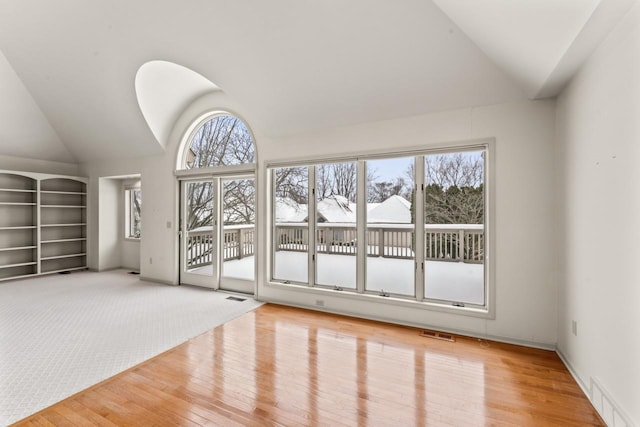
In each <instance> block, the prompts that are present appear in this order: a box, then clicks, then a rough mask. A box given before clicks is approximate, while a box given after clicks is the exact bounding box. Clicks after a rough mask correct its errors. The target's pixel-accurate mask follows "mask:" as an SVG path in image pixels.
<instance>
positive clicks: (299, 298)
mask: <svg viewBox="0 0 640 427" xmlns="http://www.w3.org/2000/svg"><path fill="white" fill-rule="evenodd" d="M554 114H555V105H554V102H553V101H541V102H522V103H516V104H502V105H495V106H486V107H476V108H468V109H461V110H455V111H449V112H443V113H437V114H429V115H423V116H417V117H410V118H404V119H397V120H389V121H383V122H376V123H367V124H363V125H358V126H350V127H345V128H340V129H332V130H328V131H323V132H317V133H315V134H312V135H297V136H294V137H290V138H288V139H282V140H279V141H274V142H272V143H271V144H269V146H267V147H264V146H261V147H260V149H261V154H262V160H263V161H265V162H268V161H271V160H285V154H286V157H287V158H305V157H315V156H324V155H336V154H340V153H350V152H359V151H367V150H382V149H384V150H390V151H394V150H401V149H403V148H404V149H407V148H412V147H418V148H428V147H429V146H431V145H434V144H439V143H443V142H445V143H446V142H447V141H462V140H472V139H478V138H485V137H495V138H496V144H495V147H496V152H495V159H494V160H495V183H496V189H495V190H496V191H495V210H494V214H495V218H496V230H495V235H496V242H495V246H496V257H495V267H496V272H495V283H496V303H495V304H496V318H495V320H486V319H480V318H472V317H467V316H460V315H457V314H448V313H442V312H436V311H430V310H425V309H422V308H407V307H400V306H393V305H389V304H384V303H383V304H380V303H374V302H361V301H354V300H351V299H345V298H341V297H339V296H338V297H329V296H324V297H323V298H322V299H324V300H325V308H328V309H330V310H336V311H341V312H347V313H353V314H357V315H361V316H372V315H373V316H375V317H377V318H382V319H387V320H392V321H400V322H404V323H410V324H418V325H427V326H432V327H435V328H441V329H449V330H458V331H465V332H467V333H471V334H475V335H487V336H492V337H499V338H502V339H507V340H513V341H523V342H526V343H535V344H538V345H542V346H549V347H554V346H555V342H556V313H557V311H556V310H557V305H556V293H557V287H556V280H557V274H556V270H557V268H556V264H555V256H556V246H557V245H556V241H555V235H554V233H553V225H554V221H553V217H552V209H553V196H552V195H553V191H554V186H553V179H554V177H553V174H552V172H551V165H552V162H553V157H552V153H553V138H554V135H553V129H554ZM261 185H262V187H261V188H262V189H263V191H264V185H265V183H264V180H262V181H261ZM259 221H260V222H259V226H261V227H262V229H263V231H264V229H265V223H264V220H263V219H262V218H259ZM262 235H263V243H264V233H263V234H262ZM263 250H264V244H263ZM264 262H265V260H264V259H262V260H260V266H259V268H260V270H259V271H260V272H264V269H265V264H264ZM259 294H260V297H261V298H263V299H266V300H270V299H273V300H276V301H287V302H292V303H295V304H298V305H306V306H313V305H314V304H313V303H314V300H315V299H316V298H318V297H317V295H310V294H308V293H306V292H301V291H295V290H288V289H284V288H283V287H282V286H269V285H265V284H264V277H262V280H261V281H260V288H259Z"/></svg>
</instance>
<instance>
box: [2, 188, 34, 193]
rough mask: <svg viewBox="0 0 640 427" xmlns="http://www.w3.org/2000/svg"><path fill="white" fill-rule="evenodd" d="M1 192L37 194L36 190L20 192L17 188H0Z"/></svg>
mask: <svg viewBox="0 0 640 427" xmlns="http://www.w3.org/2000/svg"><path fill="white" fill-rule="evenodd" d="M0 191H6V192H7V193H35V192H36V190H20V189H16V188H0Z"/></svg>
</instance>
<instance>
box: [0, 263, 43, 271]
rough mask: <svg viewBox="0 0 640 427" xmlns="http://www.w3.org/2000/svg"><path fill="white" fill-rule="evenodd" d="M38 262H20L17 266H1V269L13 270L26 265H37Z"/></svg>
mask: <svg viewBox="0 0 640 427" xmlns="http://www.w3.org/2000/svg"><path fill="white" fill-rule="evenodd" d="M36 264H37V262H36V261H30V262H20V263H17V264H7V265H0V269H2V268H13V267H22V266H25V265H36Z"/></svg>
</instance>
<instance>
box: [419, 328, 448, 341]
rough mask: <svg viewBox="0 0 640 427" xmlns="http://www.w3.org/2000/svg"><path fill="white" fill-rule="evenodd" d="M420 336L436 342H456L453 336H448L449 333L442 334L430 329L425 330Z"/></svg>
mask: <svg viewBox="0 0 640 427" xmlns="http://www.w3.org/2000/svg"><path fill="white" fill-rule="evenodd" d="M420 336H421V337H427V338H433V339H436V340H442V341H449V342H456V337H454V336H453V335H451V334H447V333H444V332H440V331H430V330H428V329H425V330H423V331H421V332H420Z"/></svg>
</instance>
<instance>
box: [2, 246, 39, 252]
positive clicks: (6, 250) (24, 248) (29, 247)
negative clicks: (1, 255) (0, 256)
mask: <svg viewBox="0 0 640 427" xmlns="http://www.w3.org/2000/svg"><path fill="white" fill-rule="evenodd" d="M36 248H37V246H16V247H14V248H0V252H11V251H25V250H27V249H36Z"/></svg>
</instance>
